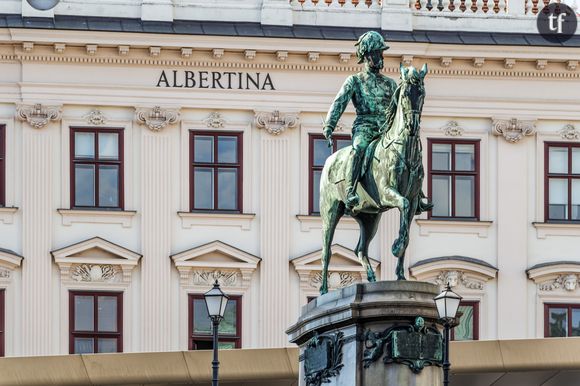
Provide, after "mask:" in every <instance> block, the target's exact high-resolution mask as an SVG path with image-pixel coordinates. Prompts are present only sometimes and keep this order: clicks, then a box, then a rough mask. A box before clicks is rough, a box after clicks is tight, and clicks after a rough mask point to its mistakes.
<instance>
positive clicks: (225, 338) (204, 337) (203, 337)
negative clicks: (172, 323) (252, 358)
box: [187, 294, 242, 350]
mask: <svg viewBox="0 0 580 386" xmlns="http://www.w3.org/2000/svg"><path fill="white" fill-rule="evenodd" d="M200 299H201V300H202V301H203V302H205V298H204V296H203V295H202V294H189V299H188V308H189V328H188V330H189V335H188V343H187V346H188V349H189V350H196V348H195V342H196V341H205V342H211V341H212V340H213V336H212V334H194V333H193V321H194V320H195V318H194V314H193V313H194V307H193V301H194V300H200ZM230 300H235V301H236V335H219V334H218V342H233V343H234V346H235V348H242V296H240V295H237V296H233V295H230Z"/></svg>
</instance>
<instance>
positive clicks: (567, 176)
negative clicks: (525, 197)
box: [544, 142, 580, 222]
mask: <svg viewBox="0 0 580 386" xmlns="http://www.w3.org/2000/svg"><path fill="white" fill-rule="evenodd" d="M550 147H562V148H567V149H568V173H567V174H564V173H550V152H549V150H550ZM572 148H580V143H564V142H545V143H544V219H545V220H544V221H546V222H579V221H580V220H572V180H573V179H580V174H573V173H572ZM550 178H557V179H565V180H567V181H568V219H567V220H563V219H550V184H549V182H550V181H549V180H550Z"/></svg>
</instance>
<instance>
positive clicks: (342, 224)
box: [296, 214, 359, 232]
mask: <svg viewBox="0 0 580 386" xmlns="http://www.w3.org/2000/svg"><path fill="white" fill-rule="evenodd" d="M296 218H297V219H298V221H300V230H301V231H302V232H310V231H311V230H312V229H322V219H321V218H320V216H314V215H301V214H299V215H296ZM336 229H342V230H357V229H359V226H358V224H357V222H356V221H355V219H354V218H352V217H350V216H343V217H342V218H341V219H340V221H339V222H338V226H337V227H336Z"/></svg>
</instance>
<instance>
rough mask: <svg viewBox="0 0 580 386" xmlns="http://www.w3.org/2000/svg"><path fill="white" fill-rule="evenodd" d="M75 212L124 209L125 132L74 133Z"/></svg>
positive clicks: (94, 131)
mask: <svg viewBox="0 0 580 386" xmlns="http://www.w3.org/2000/svg"><path fill="white" fill-rule="evenodd" d="M71 153H72V154H71V160H72V162H71V203H72V207H74V208H80V209H85V208H99V209H123V131H122V129H72V130H71Z"/></svg>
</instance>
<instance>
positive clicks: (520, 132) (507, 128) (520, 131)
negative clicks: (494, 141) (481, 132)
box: [492, 118, 536, 143]
mask: <svg viewBox="0 0 580 386" xmlns="http://www.w3.org/2000/svg"><path fill="white" fill-rule="evenodd" d="M492 132H493V133H494V134H495V135H502V136H503V137H504V138H505V140H506V141H508V142H509V143H517V142H519V141H520V140H521V139H522V138H523V137H524V136H528V135H534V134H535V133H536V122H535V121H527V120H519V119H517V118H512V119H494V120H493V122H492Z"/></svg>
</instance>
